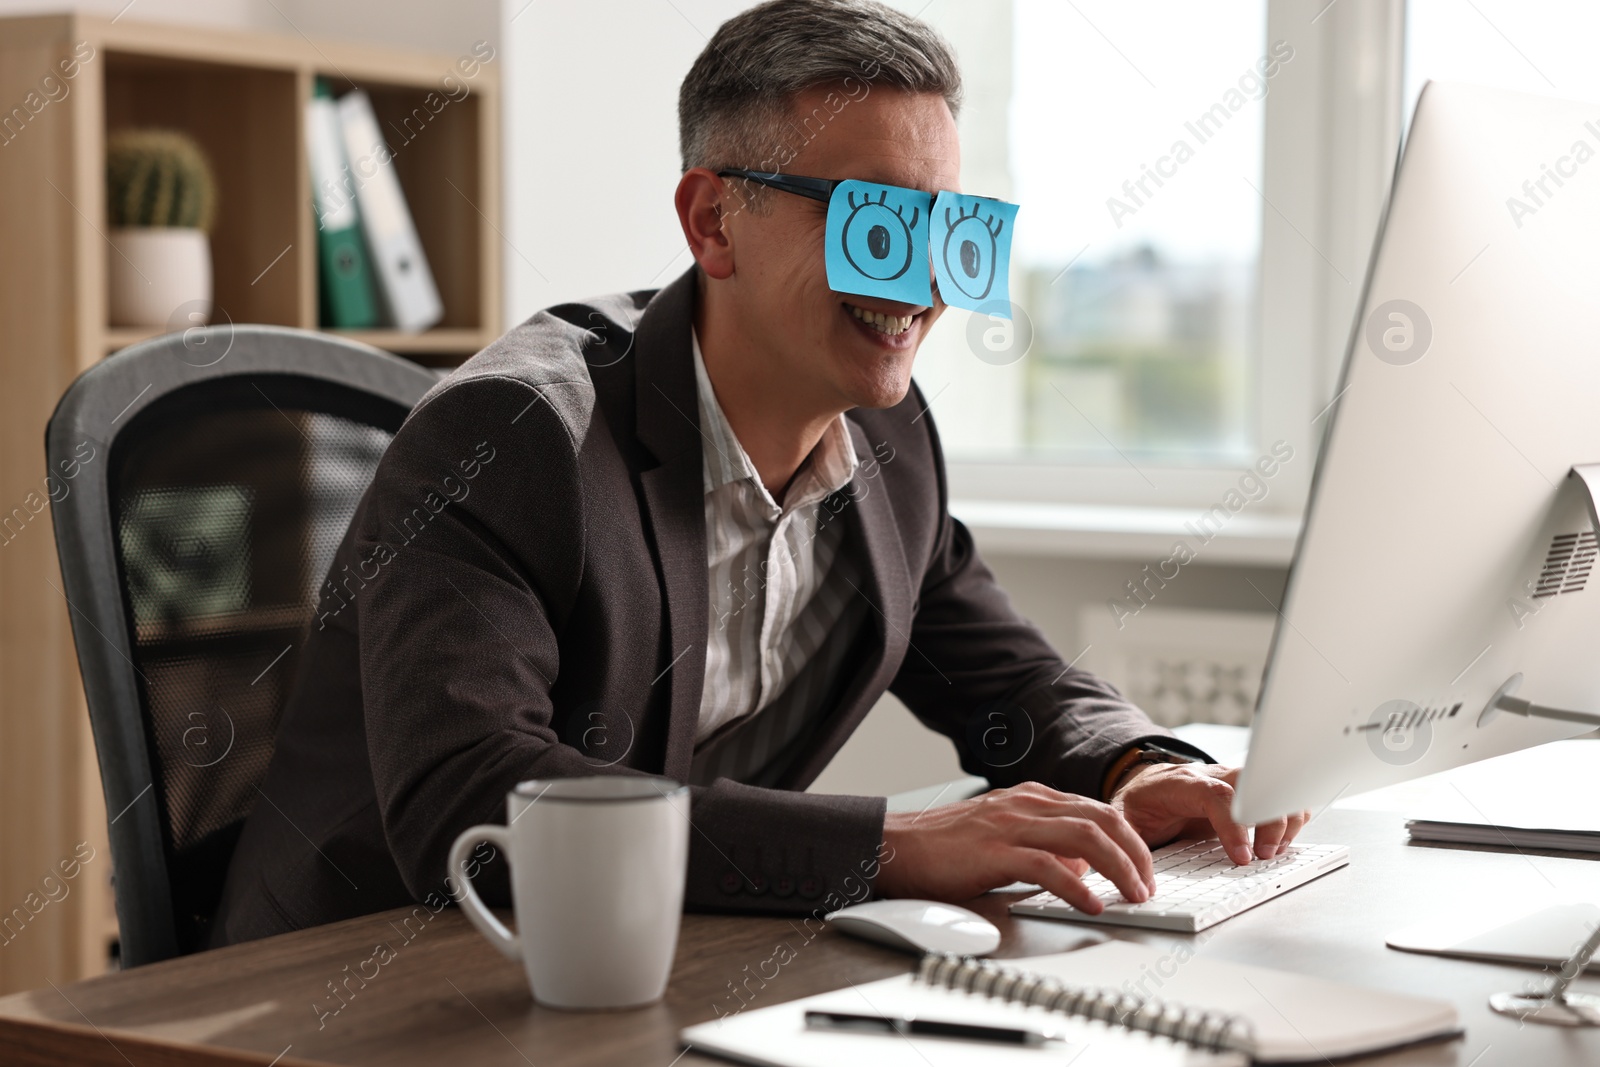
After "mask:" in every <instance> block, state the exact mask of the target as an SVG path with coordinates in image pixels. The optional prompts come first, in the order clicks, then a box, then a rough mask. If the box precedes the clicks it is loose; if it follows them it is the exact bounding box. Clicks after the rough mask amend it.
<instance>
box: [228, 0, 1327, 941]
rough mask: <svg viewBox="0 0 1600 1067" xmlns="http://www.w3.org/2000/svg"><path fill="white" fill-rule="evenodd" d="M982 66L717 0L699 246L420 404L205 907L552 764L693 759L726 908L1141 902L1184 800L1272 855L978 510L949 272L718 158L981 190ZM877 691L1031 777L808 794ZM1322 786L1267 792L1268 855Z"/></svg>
mask: <svg viewBox="0 0 1600 1067" xmlns="http://www.w3.org/2000/svg"><path fill="white" fill-rule="evenodd" d="M830 94H831V95H830ZM959 96H960V79H959V74H958V72H957V69H956V65H955V61H954V59H953V57H952V55H951V53H950V51H949V50H948V48H947V47H946V46H945V45H944V43H943V42H942V41H941V40H940V39H939V38H938V37H937V35H936V34H934V33H933V32H932V31H931V30H930V29H929V28H928V27H926V26H925V25H923V24H922V23H920V22H918V21H916V20H914V19H911V18H909V17H906V16H904V15H902V14H899V13H897V12H895V11H893V10H891V9H889V8H886V7H883V6H880V5H877V4H871V3H855V2H848V0H775V2H773V3H768V4H764V5H762V6H761V7H758V8H754V9H752V10H750V11H748V12H746V13H744V14H742V15H740V16H738V17H737V18H734V19H732V20H730V21H729V22H728V23H726V24H725V25H724V26H722V27H721V29H719V30H718V32H717V34H716V36H715V37H714V38H713V39H712V40H711V42H710V43H709V44H708V45H707V47H706V49H705V51H704V52H703V53H702V54H701V56H700V58H699V59H698V60H697V61H696V63H695V65H694V67H693V69H692V70H691V71H690V72H689V75H688V77H687V78H686V79H685V81H684V83H683V87H682V92H681V96H680V124H681V129H680V135H681V144H682V151H683V157H684V158H683V164H684V173H683V177H682V180H681V182H680V183H679V186H678V189H677V195H676V206H677V211H678V216H679V219H680V221H681V223H682V226H683V232H684V235H685V238H686V239H687V241H688V244H689V248H690V251H691V252H692V253H693V255H694V259H695V266H694V267H693V268H691V270H690V271H689V272H688V273H687V274H685V275H684V276H682V277H681V278H679V279H678V280H677V281H675V282H673V283H672V284H671V285H669V286H667V287H666V288H665V289H663V290H661V291H659V292H655V293H649V292H641V293H632V294H627V295H620V296H612V297H605V298H600V299H596V300H593V301H591V302H589V303H585V304H569V305H562V306H559V307H555V308H551V309H549V310H547V311H544V312H540V313H539V314H537V315H535V316H534V317H533V318H532V319H530V320H529V321H528V322H526V323H524V324H523V325H521V326H519V327H517V328H516V329H514V330H512V331H511V332H510V333H508V334H507V335H506V336H505V337H503V338H501V339H500V340H499V341H497V342H496V343H495V344H493V345H491V346H490V347H489V348H487V349H485V350H484V351H483V352H481V353H479V354H478V355H477V356H475V357H474V358H473V359H471V360H470V361H468V362H467V363H466V364H465V365H464V366H463V367H462V368H460V369H459V370H458V371H457V372H455V373H454V374H452V375H451V376H450V377H449V378H448V379H447V380H445V381H444V382H442V383H441V384H440V385H439V386H437V387H436V388H434V389H433V390H431V391H430V392H429V394H428V395H427V396H426V397H424V398H423V400H422V401H421V403H419V404H418V406H417V408H416V410H415V411H413V412H412V414H411V416H410V417H409V419H408V420H407V422H406V424H405V426H404V427H403V428H402V429H401V430H400V432H399V433H398V434H397V435H396V437H395V438H394V441H393V443H392V444H391V445H390V447H389V450H388V452H387V453H386V454H385V456H384V458H383V461H382V463H381V464H380V466H379V469H378V473H377V476H376V478H375V480H374V482H373V485H372V486H371V488H370V489H369V490H368V492H367V494H366V496H365V497H364V498H363V501H362V503H361V506H360V508H359V509H358V511H357V512H356V515H355V517H354V519H353V520H352V522H351V526H350V530H349V532H348V534H347V535H346V537H345V540H344V543H343V544H342V546H341V548H340V549H339V552H338V555H337V557H336V558H335V561H334V564H333V568H332V571H331V573H330V575H329V583H328V586H327V590H328V595H327V596H325V598H324V600H323V605H322V609H321V610H320V612H319V618H318V619H317V621H316V622H315V623H314V624H313V627H312V635H311V638H310V643H309V645H308V646H307V647H306V649H305V650H304V653H303V659H302V664H301V667H300V670H299V674H298V676H297V681H296V687H295V690H294V694H293V696H292V698H291V700H290V702H289V704H288V706H287V708H286V710H285V712H284V716H283V721H282V723H281V725H280V729H279V738H278V743H277V749H276V752H275V755H274V758H273V762H272V765H271V768H270V770H269V772H268V775H267V778H266V780H265V782H264V783H263V785H262V792H263V795H264V796H265V797H267V798H268V799H269V800H270V801H271V803H269V804H258V805H257V806H256V809H255V811H254V812H253V813H252V815H251V817H250V819H249V822H248V824H247V826H246V829H245V831H244V834H243V836H242V838H241V841H240V843H239V846H238V849H237V851H236V853H235V855H234V859H233V864H232V867H231V870H230V875H229V880H228V885H227V888H226V891H225V893H224V898H223V901H222V905H221V907H220V909H219V913H218V916H217V920H216V925H215V928H214V931H213V936H212V941H213V943H214V944H222V943H228V942H233V941H240V940H246V939H250V938H255V937H260V936H265V935H267V934H271V933H276V932H280V931H283V930H288V929H293V928H297V927H303V926H309V925H313V924H317V923H322V922H328V921H331V920H334V919H339V918H344V917H347V916H351V915H357V914H363V913H366V912H370V911H374V910H378V909H381V908H386V907H393V906H398V905H401V904H404V903H407V902H410V901H413V900H423V899H428V898H431V897H432V895H434V894H436V893H438V892H440V891H441V890H445V889H446V876H447V872H446V869H445V867H446V862H445V858H446V853H447V850H448V848H449V846H450V843H451V841H452V840H453V839H454V838H455V836H456V835H457V834H458V833H459V832H460V831H461V830H463V829H464V828H466V827H467V826H470V825H472V824H475V823H480V822H487V821H499V820H501V819H503V818H504V814H503V813H504V810H505V808H504V798H505V795H506V792H507V791H508V790H509V789H511V788H512V787H513V786H514V785H515V784H516V783H517V782H519V781H522V780H524V779H529V778H551V777H564V776H573V775H591V774H634V773H642V772H648V773H657V774H664V775H667V776H669V777H672V778H676V779H681V780H686V781H688V782H690V783H691V785H692V786H693V795H692V802H691V805H692V807H691V810H692V819H693V826H694V830H695V832H694V833H693V834H692V835H691V842H692V844H691V853H690V864H689V877H688V886H687V897H686V899H687V902H688V905H689V906H691V907H698V908H726V909H742V910H748V911H805V910H813V909H815V908H816V907H817V906H818V905H817V902H818V901H819V900H821V899H823V898H825V897H826V896H828V895H829V894H835V895H836V894H839V893H840V892H844V893H846V894H848V895H850V896H853V897H856V898H859V896H860V895H861V894H860V892H859V891H855V890H852V887H860V886H863V885H870V886H871V887H872V889H873V890H874V891H876V892H877V893H879V894H882V895H888V896H895V895H910V896H920V897H934V898H939V899H945V900H962V899H966V898H969V897H972V896H974V895H976V894H978V893H981V892H983V891H984V890H987V889H989V888H992V887H995V886H999V885H1003V884H1006V883H1009V882H1012V881H1015V880H1019V879H1020V880H1026V881H1031V882H1037V883H1039V884H1041V885H1043V886H1044V887H1045V888H1047V889H1049V890H1051V891H1053V892H1055V893H1056V894H1058V895H1059V896H1061V897H1063V898H1065V899H1066V900H1068V901H1071V902H1072V903H1074V904H1076V905H1077V906H1079V907H1082V908H1084V909H1086V910H1088V911H1098V910H1099V903H1098V901H1097V900H1096V899H1095V898H1094V897H1093V896H1091V895H1090V894H1088V893H1087V892H1086V891H1085V890H1084V888H1083V885H1082V883H1081V882H1080V880H1079V876H1080V875H1082V874H1083V873H1084V872H1085V871H1086V870H1087V869H1088V868H1089V867H1093V868H1095V869H1096V870H1098V871H1100V872H1102V873H1104V874H1105V875H1106V876H1107V877H1109V878H1110V879H1111V880H1112V881H1113V882H1114V883H1115V884H1116V885H1117V886H1118V888H1119V889H1120V890H1121V891H1122V892H1123V894H1124V895H1126V896H1127V897H1129V898H1130V899H1134V900H1143V899H1145V898H1146V897H1147V896H1148V894H1149V892H1150V891H1151V889H1152V888H1153V880H1152V877H1153V876H1152V866H1151V859H1150V852H1149V847H1148V846H1149V845H1150V844H1154V843H1159V842H1163V841H1166V840H1168V839H1171V838H1173V837H1176V836H1178V835H1180V834H1187V833H1220V834H1221V836H1222V839H1223V841H1224V843H1225V844H1226V845H1227V846H1228V849H1229V852H1230V855H1232V856H1233V858H1234V860H1235V862H1238V863H1246V862H1249V860H1250V857H1251V841H1250V835H1249V832H1248V831H1247V830H1246V829H1245V828H1243V827H1240V826H1237V825H1235V824H1234V823H1233V822H1232V821H1231V819H1230V817H1229V813H1228V804H1229V799H1230V797H1231V794H1232V786H1233V782H1234V773H1235V772H1233V771H1228V770H1224V769H1222V768H1219V767H1215V766H1211V765H1210V764H1209V761H1207V760H1206V757H1205V756H1204V754H1203V753H1201V752H1199V751H1198V750H1196V749H1193V748H1191V747H1189V746H1186V745H1184V744H1183V743H1181V742H1179V741H1177V740H1175V739H1173V738H1171V737H1170V736H1169V735H1168V734H1166V732H1165V731H1163V730H1161V729H1159V728H1158V727H1156V726H1154V725H1153V724H1152V723H1151V722H1150V721H1149V720H1148V719H1147V718H1146V717H1145V716H1144V715H1143V714H1142V713H1140V712H1139V711H1138V710H1137V709H1135V708H1133V707H1131V706H1129V705H1128V704H1127V703H1125V702H1124V701H1123V700H1122V699H1121V698H1120V696H1119V695H1118V694H1117V692H1116V691H1115V690H1114V689H1112V688H1111V687H1110V686H1109V685H1107V684H1105V683H1104V682H1101V681H1099V680H1097V679H1095V678H1094V677H1092V676H1090V675H1088V674H1086V673H1084V672H1083V671H1079V670H1074V669H1072V668H1070V667H1068V666H1067V664H1065V663H1064V662H1062V660H1061V658H1060V656H1059V655H1058V654H1057V653H1056V651H1055V650H1054V649H1052V648H1051V647H1050V646H1049V644H1048V643H1047V642H1046V641H1045V640H1044V639H1043V637H1041V636H1040V634H1039V633H1038V632H1037V630H1036V629H1035V628H1034V627H1033V626H1032V625H1031V624H1029V623H1028V622H1027V621H1026V620H1024V619H1023V618H1021V617H1020V616H1019V615H1018V614H1017V613H1016V611H1015V610H1014V609H1013V608H1012V606H1011V604H1010V602H1009V601H1008V600H1007V598H1006V597H1005V595H1004V593H1003V592H1002V591H1001V590H1000V589H999V588H998V586H997V585H996V584H995V581H994V579H993V577H992V575H991V574H990V572H989V571H988V569H987V568H986V567H985V566H984V565H983V563H982V562H981V560H980V559H979V558H978V555H977V553H976V551H975V550H974V548H973V545H972V540H971V538H970V536H969V535H968V533H967V531H966V530H965V529H964V528H963V527H962V525H961V524H960V523H958V522H955V521H954V520H953V519H951V517H950V515H949V512H948V510H947V505H948V500H947V493H946V484H945V472H944V461H943V458H942V456H941V453H940V449H939V442H938V438H937V436H936V434H935V432H934V428H933V418H932V416H931V414H930V413H929V412H928V410H927V403H926V401H925V400H924V399H923V397H922V396H921V394H920V393H918V392H917V390H916V389H915V388H914V387H913V386H912V384H911V366H912V360H913V358H914V356H915V355H916V351H917V347H918V345H919V344H920V342H921V340H922V338H923V337H924V336H925V335H926V334H927V331H928V330H929V329H930V328H931V327H932V325H933V323H934V321H935V320H936V319H937V318H938V317H939V315H940V313H941V312H942V310H943V303H942V302H941V301H940V300H939V299H938V298H937V296H935V298H934V299H933V301H932V303H931V305H912V304H906V303H902V302H895V301H889V300H883V299H877V298H868V297H860V296H846V295H842V294H840V293H837V292H834V291H832V290H830V289H829V287H828V281H827V276H826V271H825V270H824V253H823V233H824V227H825V215H826V205H825V204H823V203H821V202H818V201H816V200H812V199H807V198H806V197H804V196H797V195H792V194H791V193H789V192H786V191H783V190H780V189H776V188H765V187H762V186H761V185H760V184H759V183H757V182H751V181H747V180H744V179H731V178H726V177H723V176H721V173H720V172H723V171H726V170H730V169H736V168H743V169H753V170H782V171H784V172H785V173H787V174H793V175H802V176H812V177H820V178H827V179H844V178H857V179H863V180H867V181H873V182H879V183H884V184H887V185H893V186H900V187H906V188H909V189H916V190H924V191H927V192H934V191H937V190H957V189H958V188H959V172H960V154H959V153H960V148H959V144H958V142H957V136H956V127H955V121H954V114H955V111H956V109H957V107H958V106H959ZM841 100H843V101H846V102H845V103H844V104H842V105H841V104H840V101H841ZM813 120H814V121H813ZM885 690H888V691H892V692H894V693H895V694H896V695H897V696H899V697H900V698H901V699H902V700H903V701H904V702H905V703H906V705H907V706H908V707H910V708H911V710H912V711H913V712H915V713H916V714H917V715H918V716H919V717H920V718H921V719H922V720H923V721H924V722H925V723H927V724H928V725H929V726H930V727H932V728H933V729H936V730H939V731H940V732H942V733H944V734H946V735H948V736H949V737H950V738H951V739H952V740H953V741H954V742H955V744H956V745H957V747H958V749H959V750H960V753H961V761H962V765H963V766H964V767H965V768H966V769H968V770H969V771H971V772H973V773H976V774H981V775H984V776H985V777H987V778H988V779H989V780H990V781H991V783H993V784H994V785H996V786H998V787H1000V788H997V789H996V790H994V791H992V792H989V793H986V794H984V795H982V796H980V797H978V798H975V799H972V800H966V801H962V802H959V803H955V804H950V805H947V806H944V807H939V808H934V809H932V810H930V811H927V812H926V813H924V814H922V815H921V816H920V817H908V816H902V815H886V814H885V808H884V801H883V800H882V798H877V797H845V796H822V795H815V794H808V793H805V792H803V791H802V790H804V788H805V787H806V785H807V784H808V783H810V782H811V781H812V780H813V779H814V778H815V777H816V776H817V774H818V773H819V772H820V771H821V770H822V769H823V767H825V766H826V765H827V763H828V761H829V759H830V758H831V757H832V756H833V754H834V753H835V752H836V751H838V749H839V747H840V746H841V745H842V744H843V743H844V742H845V740H846V739H847V738H848V737H849V735H850V733H851V731H852V730H853V729H854V728H855V727H856V726H857V724H858V723H859V722H860V721H861V719H862V718H863V717H864V716H865V715H866V713H867V711H868V710H869V709H870V708H871V707H872V705H873V704H874V703H875V702H876V700H877V699H878V697H879V696H880V695H881V694H882V693H883V692H884V691H885ZM1191 761H1192V762H1191ZM1303 821H1304V819H1303V817H1296V818H1294V819H1289V820H1285V821H1280V822H1276V823H1273V824H1270V825H1266V826H1262V827H1257V828H1256V829H1255V833H1254V852H1255V854H1256V855H1257V856H1261V857H1266V856H1270V855H1272V854H1274V853H1275V852H1276V851H1277V850H1278V849H1279V848H1280V847H1282V845H1284V844H1285V843H1287V842H1288V841H1289V840H1290V839H1292V838H1293V836H1294V834H1295V833H1296V832H1297V831H1298V829H1299V828H1300V825H1301V824H1302V822H1303ZM484 866H485V870H484V872H483V874H482V875H481V879H480V885H482V887H483V892H484V893H485V895H486V896H487V897H488V898H489V899H490V901H491V903H495V902H498V903H505V901H506V899H507V898H506V887H505V874H504V870H503V868H504V865H503V864H496V863H493V862H487V863H486V864H485V865H484ZM640 891H641V892H644V891H648V887H640Z"/></svg>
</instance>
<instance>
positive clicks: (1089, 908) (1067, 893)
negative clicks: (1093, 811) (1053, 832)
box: [1007, 848, 1105, 915]
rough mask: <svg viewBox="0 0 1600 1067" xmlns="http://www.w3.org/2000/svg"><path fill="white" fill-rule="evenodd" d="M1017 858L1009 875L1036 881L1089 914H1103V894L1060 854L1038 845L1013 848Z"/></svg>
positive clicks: (1015, 878) (1018, 879)
mask: <svg viewBox="0 0 1600 1067" xmlns="http://www.w3.org/2000/svg"><path fill="white" fill-rule="evenodd" d="M1012 857H1013V860H1014V862H1013V863H1012V864H1011V865H1010V866H1009V867H1008V869H1009V870H1010V871H1011V873H1010V874H1009V875H1007V877H1009V878H1012V879H1014V880H1017V881H1023V882H1033V883H1035V884H1036V885H1038V886H1039V888H1041V889H1046V890H1049V891H1050V892H1052V893H1054V894H1055V895H1056V896H1058V897H1060V898H1061V899H1062V900H1064V901H1066V902H1067V903H1068V904H1071V905H1072V906H1073V907H1074V908H1077V909H1078V910H1079V911H1081V912H1083V913H1085V914H1086V915H1099V914H1100V913H1101V912H1102V911H1104V910H1105V905H1104V904H1102V903H1100V898H1099V897H1097V896H1095V895H1094V894H1093V893H1091V892H1089V889H1088V887H1086V886H1085V885H1084V884H1083V881H1082V879H1080V878H1079V877H1078V876H1077V875H1076V874H1074V873H1073V872H1072V871H1071V870H1069V869H1068V868H1067V865H1066V863H1065V862H1063V860H1062V858H1061V857H1060V856H1057V855H1056V854H1054V853H1053V852H1046V851H1044V850H1043V849H1037V848H1019V849H1013V850H1012Z"/></svg>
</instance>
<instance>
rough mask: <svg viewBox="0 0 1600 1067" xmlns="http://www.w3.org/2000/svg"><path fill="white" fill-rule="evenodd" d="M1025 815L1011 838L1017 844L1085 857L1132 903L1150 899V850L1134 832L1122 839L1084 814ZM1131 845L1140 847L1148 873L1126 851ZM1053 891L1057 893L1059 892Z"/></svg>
mask: <svg viewBox="0 0 1600 1067" xmlns="http://www.w3.org/2000/svg"><path fill="white" fill-rule="evenodd" d="M1025 818H1026V819H1027V821H1026V822H1025V823H1023V824H1022V825H1021V826H1019V828H1018V833H1017V835H1016V837H1015V839H1014V840H1015V841H1016V843H1017V844H1019V845H1023V846H1026V847H1029V848H1034V849H1042V850H1046V851H1048V852H1051V853H1054V854H1055V855H1056V856H1077V857H1081V858H1083V859H1085V860H1088V861H1089V866H1091V867H1093V868H1094V869H1095V870H1097V871H1099V872H1100V873H1101V874H1103V875H1105V876H1106V878H1107V879H1109V880H1110V882H1111V884H1112V885H1114V886H1116V887H1117V889H1118V890H1119V891H1120V892H1121V893H1122V895H1123V896H1124V897H1125V898H1126V899H1128V900H1131V901H1134V902H1135V903H1142V902H1144V901H1146V900H1149V899H1150V893H1151V881H1152V880H1153V879H1154V877H1155V876H1154V873H1153V868H1151V867H1150V850H1149V849H1148V848H1146V847H1145V845H1144V842H1142V841H1140V840H1139V839H1138V837H1137V836H1133V837H1132V840H1131V841H1128V842H1127V843H1124V841H1123V840H1119V839H1118V838H1116V837H1113V836H1112V834H1111V833H1110V832H1108V831H1107V830H1106V829H1104V828H1102V827H1101V825H1100V824H1099V823H1098V822H1096V821H1095V820H1093V819H1088V818H1074V817H1061V816H1056V817H1045V818H1036V817H1025ZM1124 825H1126V824H1124ZM1130 833H1131V831H1130ZM1134 847H1137V848H1138V849H1140V850H1141V851H1143V853H1144V860H1145V867H1146V869H1147V870H1149V871H1151V873H1150V874H1148V875H1146V874H1144V873H1141V872H1140V869H1139V866H1138V864H1136V863H1135V861H1134V857H1133V855H1131V854H1130V853H1129V851H1128V850H1129V849H1130V848H1134ZM1040 884H1041V885H1043V884H1044V883H1043V882H1041V883H1040ZM1051 892H1055V891H1054V890H1051ZM1056 895H1057V896H1061V894H1059V893H1057V894H1056ZM1062 899H1063V900H1064V899H1066V898H1065V897H1062Z"/></svg>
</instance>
